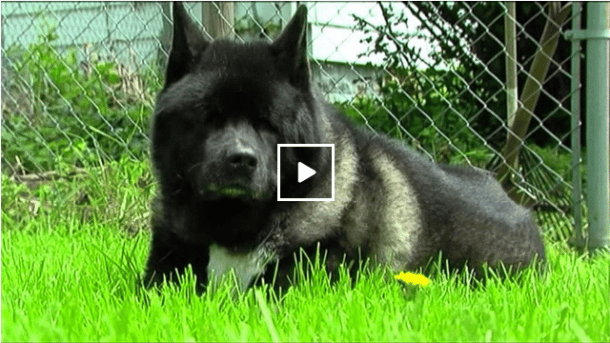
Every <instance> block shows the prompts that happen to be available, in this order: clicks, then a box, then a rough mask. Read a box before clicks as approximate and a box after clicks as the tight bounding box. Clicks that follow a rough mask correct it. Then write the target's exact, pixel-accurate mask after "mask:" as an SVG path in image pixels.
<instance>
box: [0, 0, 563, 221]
mask: <svg viewBox="0 0 610 343" xmlns="http://www.w3.org/2000/svg"><path fill="white" fill-rule="evenodd" d="M331 5H332V6H331ZM189 6H190V7H191V9H197V7H196V6H198V5H195V6H193V4H190V5H189ZM325 6H327V7H325ZM308 7H309V8H310V13H311V14H310V24H311V30H310V31H311V34H310V35H311V37H310V39H311V42H310V43H311V47H312V49H313V51H312V56H313V57H314V60H313V62H312V66H313V71H314V75H315V77H316V81H317V82H318V84H319V86H320V89H321V90H322V91H323V92H325V93H327V95H329V96H330V95H332V96H331V98H334V100H335V102H336V103H337V106H339V107H341V108H342V109H343V110H344V111H345V112H346V113H347V114H348V115H349V116H350V117H352V118H353V119H354V120H355V121H357V122H360V123H362V124H364V125H367V126H369V127H370V128H371V129H374V130H377V131H384V132H387V133H389V134H390V135H393V136H395V137H398V138H401V139H404V140H405V141H406V142H407V143H408V144H410V145H412V146H415V147H416V148H419V149H420V150H421V151H422V152H423V153H425V154H427V155H428V156H430V157H431V158H434V159H436V160H441V161H445V162H450V163H470V164H473V165H476V166H480V167H487V168H495V167H497V166H498V161H499V159H498V156H499V154H500V151H501V149H502V146H503V144H504V143H505V141H506V137H507V134H508V124H507V111H506V86H505V84H506V70H505V58H506V53H505V52H506V49H505V37H504V18H505V14H506V8H505V5H504V3H501V2H469V3H459V2H458V3H456V2H440V3H429V2H409V3H407V4H402V3H391V4H390V3H358V4H338V3H333V4H329V3H311V4H308ZM168 8H169V6H168V5H167V4H161V3H154V2H151V3H80V2H79V3H37V4H33V5H32V4H25V3H2V38H3V43H2V172H3V173H8V174H11V175H16V174H29V173H39V172H43V171H49V170H56V171H57V170H59V171H62V170H69V169H70V168H73V167H74V166H81V165H88V164H91V163H99V161H106V160H109V159H119V158H121V157H122V156H129V157H131V158H137V159H143V158H146V157H147V154H148V152H147V145H148V139H147V132H148V123H149V118H150V115H151V113H152V107H153V104H154V97H155V95H156V93H157V92H158V90H159V89H160V85H161V83H162V78H163V76H162V72H161V70H162V64H163V63H162V62H163V61H164V59H165V58H166V56H167V47H168V37H169V36H168V31H167V28H168V23H170V17H169V11H168ZM292 8H294V6H293V4H291V3H235V9H234V13H235V17H234V18H233V19H232V22H233V26H232V27H233V32H232V33H233V34H234V38H235V39H238V40H249V39H253V38H261V39H268V38H269V36H273V35H274V34H275V33H276V32H277V31H278V30H279V28H280V27H281V25H282V24H284V23H285V20H286V19H287V18H288V17H289V16H290V14H291V13H290V10H291V9H292ZM547 9H548V4H545V3H541V2H525V3H518V4H517V16H516V27H517V41H516V42H517V51H518V54H517V62H518V85H519V89H522V88H523V85H524V83H525V82H526V79H527V77H528V72H529V70H530V67H531V64H532V62H533V59H534V55H535V53H536V51H537V50H538V49H539V48H540V45H539V39H540V34H541V32H542V28H543V27H544V25H545V23H546V22H547V20H548V19H549V18H548V15H547V13H548V11H547ZM212 12H214V11H212ZM216 12H217V13H222V11H221V9H220V8H217V11H216ZM198 13H201V12H198ZM195 17H196V18H197V16H195ZM198 19H200V17H199V18H198ZM225 19H227V18H225ZM568 24H569V20H568V21H566V22H565V23H563V27H561V28H560V29H561V30H563V29H564V28H567V27H569V26H568ZM356 38H357V39H356ZM329 42H330V43H329ZM356 43H358V44H356ZM329 46H330V47H331V48H330V50H328V49H329V48H328V47H329ZM321 47H325V48H324V49H327V51H322V50H323V48H321ZM569 47H570V45H569V43H568V42H567V41H566V40H565V39H564V38H563V37H560V39H559V45H558V49H557V52H556V53H555V55H554V56H552V63H551V65H550V69H549V72H548V73H547V76H546V78H545V80H544V83H543V85H542V95H541V97H540V100H539V101H538V105H537V106H536V108H535V110H534V113H533V117H532V118H533V119H532V122H531V123H530V126H529V129H528V131H527V135H526V136H525V137H524V139H525V146H524V152H523V154H522V157H521V160H520V162H521V163H520V165H519V169H517V170H516V172H517V173H518V175H519V176H520V178H519V187H520V188H522V189H523V190H525V191H526V192H527V193H528V194H532V195H533V198H534V199H536V201H535V203H534V206H538V208H546V209H550V210H552V211H553V212H554V213H556V214H559V215H560V216H565V215H567V214H569V207H570V203H569V194H570V192H571V185H570V184H569V181H568V180H569V178H570V176H569V175H570V174H569V173H570V167H569V162H568V161H569V154H570V152H571V150H570V148H569V147H568V145H567V142H568V141H569V134H570V128H569V116H570V112H569V110H568V108H569V100H570V96H571V94H570V80H571V77H572V76H571V74H570V72H569V59H570V57H571V55H570V50H569ZM354 51H356V52H354ZM346 55H350V56H346ZM356 55H357V56H356ZM320 56H329V57H328V58H326V57H320ZM354 56H356V57H354ZM316 57H318V58H316ZM160 62H161V63H160ZM337 95H338V96H337Z"/></svg>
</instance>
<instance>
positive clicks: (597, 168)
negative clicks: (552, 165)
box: [585, 2, 610, 249]
mask: <svg viewBox="0 0 610 343" xmlns="http://www.w3.org/2000/svg"><path fill="white" fill-rule="evenodd" d="M608 12H609V4H608V3H607V2H589V3H587V30H586V31H585V34H586V35H587V36H588V37H586V39H587V51H586V58H587V87H586V99H587V100H586V111H587V131H588V132H587V175H588V178H587V205H588V206H587V207H588V218H589V249H595V248H600V247H610V180H609V179H610V142H609V141H608V139H609V137H610V128H609V127H608V125H609V121H610V120H609V116H610V114H609V113H610V104H609V100H610V99H609V98H610V85H609V84H610V74H609V72H608V66H609V65H610V59H609V53H608V43H609V42H610V40H609V39H610V28H609V27H608V25H609V24H610V23H609V21H610V19H609V18H610V13H608Z"/></svg>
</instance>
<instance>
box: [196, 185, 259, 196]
mask: <svg viewBox="0 0 610 343" xmlns="http://www.w3.org/2000/svg"><path fill="white" fill-rule="evenodd" d="M200 192H201V195H202V196H203V197H204V199H206V200H219V199H237V200H240V199H241V200H256V199H265V198H267V197H268V194H267V193H268V192H263V191H262V190H255V189H251V188H249V187H244V186H241V185H219V184H214V183H212V184H208V185H207V186H206V187H205V188H204V189H203V190H201V191H200Z"/></svg>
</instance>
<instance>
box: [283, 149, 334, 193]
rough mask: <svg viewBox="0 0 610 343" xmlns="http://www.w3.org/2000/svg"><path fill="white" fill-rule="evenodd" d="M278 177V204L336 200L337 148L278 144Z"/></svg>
mask: <svg viewBox="0 0 610 343" xmlns="http://www.w3.org/2000/svg"><path fill="white" fill-rule="evenodd" d="M312 157H313V158H312ZM303 162H305V163H303ZM276 175H277V184H276V185H277V201H334V200H335V145H334V144H327V143H322V144H296V143H294V144H290V143H286V144H284V143H281V144H277V174H276Z"/></svg>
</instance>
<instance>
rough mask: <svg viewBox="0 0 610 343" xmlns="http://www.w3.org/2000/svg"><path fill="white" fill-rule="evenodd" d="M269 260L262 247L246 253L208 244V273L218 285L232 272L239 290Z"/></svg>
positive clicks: (245, 286) (248, 282)
mask: <svg viewBox="0 0 610 343" xmlns="http://www.w3.org/2000/svg"><path fill="white" fill-rule="evenodd" d="M269 260H270V259H269V256H268V254H266V253H265V251H264V250H262V249H255V250H253V251H251V252H248V253H233V252H231V251H229V249H227V248H224V247H221V246H218V245H216V244H212V245H210V262H209V263H208V275H209V278H210V281H211V282H212V283H213V284H214V285H215V286H218V284H219V282H220V281H221V280H222V279H223V278H224V277H225V276H226V275H230V274H231V272H233V273H234V275H235V280H236V282H237V285H238V286H239V288H240V289H241V290H245V289H246V288H247V287H248V286H249V285H250V283H252V281H253V280H254V279H255V278H256V277H258V276H259V275H261V274H262V273H263V271H264V270H265V265H266V264H267V262H268V261H269Z"/></svg>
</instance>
